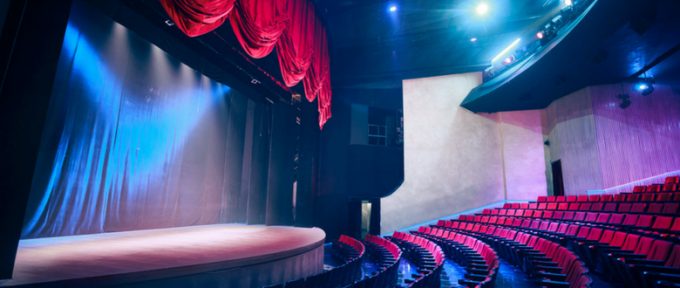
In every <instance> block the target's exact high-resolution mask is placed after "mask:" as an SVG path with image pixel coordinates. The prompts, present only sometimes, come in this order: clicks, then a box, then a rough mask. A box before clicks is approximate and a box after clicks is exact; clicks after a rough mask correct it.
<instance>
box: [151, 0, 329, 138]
mask: <svg viewBox="0 0 680 288" xmlns="http://www.w3.org/2000/svg"><path fill="white" fill-rule="evenodd" d="M161 4H162V5H163V8H164V9H165V11H166V12H167V13H168V15H169V16H170V18H171V19H172V20H173V21H174V22H175V24H176V25H177V27H178V28H179V29H180V30H181V31H182V32H183V33H184V34H186V35H187V36H189V37H196V36H200V35H203V34H205V33H208V32H210V31H212V30H215V29H216V28H217V27H219V26H221V25H222V24H223V23H224V22H225V21H226V19H227V17H229V22H230V23H231V26H232V29H233V31H234V34H235V35H236V39H237V40H238V42H239V44H240V45H241V47H242V48H243V50H244V51H245V52H246V54H248V55H249V56H250V57H253V58H256V59H259V58H264V57H266V56H267V55H269V54H270V53H271V52H272V51H273V50H274V49H275V48H276V51H277V53H276V54H277V57H278V61H279V67H280V69H281V76H282V78H283V79H282V80H283V83H284V84H285V85H286V86H288V87H293V86H296V85H298V84H299V83H300V82H301V81H302V82H303V87H304V92H305V96H306V98H307V100H308V101H310V102H312V101H314V99H316V98H318V99H319V102H318V103H317V104H318V110H319V127H321V128H323V126H324V124H325V123H326V122H327V121H328V119H329V118H330V117H331V98H332V90H331V81H330V57H329V53H328V43H327V37H326V30H325V28H324V27H323V25H322V24H321V22H320V21H319V19H318V18H317V17H316V12H315V10H314V5H313V4H312V3H310V2H309V0H161Z"/></svg>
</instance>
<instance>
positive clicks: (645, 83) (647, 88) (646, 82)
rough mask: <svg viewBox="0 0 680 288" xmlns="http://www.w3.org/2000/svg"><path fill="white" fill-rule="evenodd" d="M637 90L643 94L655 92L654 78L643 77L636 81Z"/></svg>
mask: <svg viewBox="0 0 680 288" xmlns="http://www.w3.org/2000/svg"><path fill="white" fill-rule="evenodd" d="M635 90H637V91H638V92H640V94H641V95H642V96H647V95H649V94H652V92H654V79H652V78H642V79H640V81H639V82H638V83H635Z"/></svg>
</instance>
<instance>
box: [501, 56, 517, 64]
mask: <svg viewBox="0 0 680 288" xmlns="http://www.w3.org/2000/svg"><path fill="white" fill-rule="evenodd" d="M513 60H515V57H512V56H508V57H505V59H503V64H505V65H508V64H510V63H512V61H513Z"/></svg>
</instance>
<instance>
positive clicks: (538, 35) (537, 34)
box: [536, 31, 545, 40]
mask: <svg viewBox="0 0 680 288" xmlns="http://www.w3.org/2000/svg"><path fill="white" fill-rule="evenodd" d="M544 36H545V35H543V31H538V32H536V39H539V40H540V39H543V37H544Z"/></svg>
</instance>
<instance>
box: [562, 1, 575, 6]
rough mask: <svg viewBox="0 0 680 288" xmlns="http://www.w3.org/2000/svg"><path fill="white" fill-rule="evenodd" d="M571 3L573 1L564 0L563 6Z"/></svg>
mask: <svg viewBox="0 0 680 288" xmlns="http://www.w3.org/2000/svg"><path fill="white" fill-rule="evenodd" d="M572 4H574V3H573V2H572V1H571V0H564V6H565V7H569V6H571V5H572Z"/></svg>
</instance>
